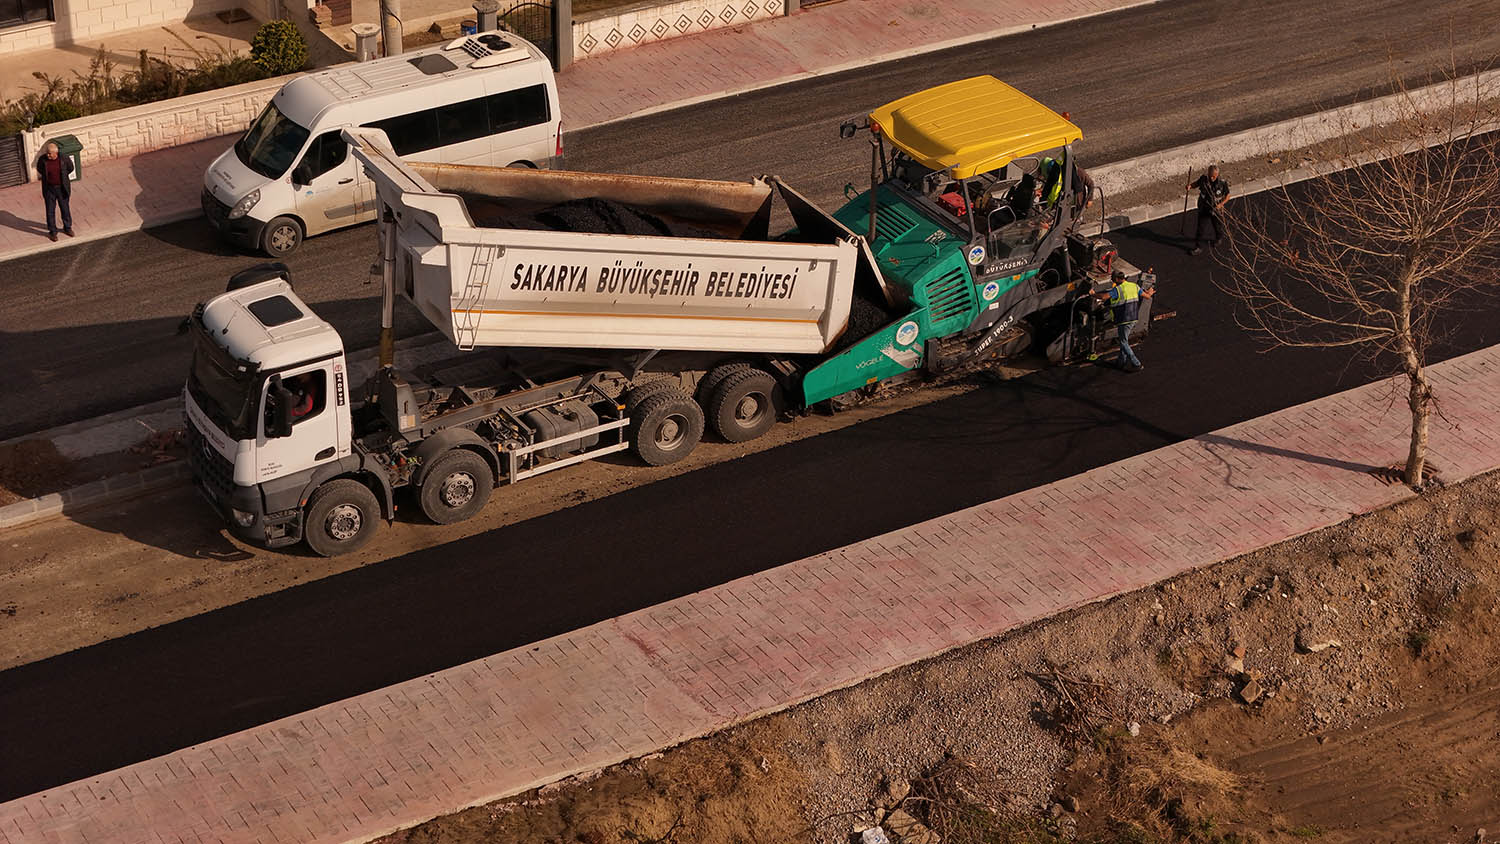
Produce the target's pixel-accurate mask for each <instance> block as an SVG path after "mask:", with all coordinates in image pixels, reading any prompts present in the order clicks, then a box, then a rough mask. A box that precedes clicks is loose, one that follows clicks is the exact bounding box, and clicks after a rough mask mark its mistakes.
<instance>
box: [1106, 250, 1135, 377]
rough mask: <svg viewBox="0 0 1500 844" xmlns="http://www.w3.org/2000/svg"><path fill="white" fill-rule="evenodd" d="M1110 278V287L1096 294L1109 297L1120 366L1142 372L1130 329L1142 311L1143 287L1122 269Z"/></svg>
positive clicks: (1128, 370)
mask: <svg viewBox="0 0 1500 844" xmlns="http://www.w3.org/2000/svg"><path fill="white" fill-rule="evenodd" d="M1109 278H1110V281H1111V282H1113V284H1112V285H1111V286H1110V289H1109V290H1108V291H1105V292H1101V293H1099V294H1096V295H1098V296H1099V298H1101V299H1104V298H1108V299H1109V307H1110V311H1111V313H1112V316H1113V317H1114V321H1115V335H1116V337H1117V339H1118V340H1119V343H1120V368H1121V369H1123V370H1125V371H1126V372H1140V371H1141V370H1142V369H1144V368H1145V367H1144V366H1142V365H1141V359H1140V358H1138V357H1136V356H1135V350H1134V349H1132V348H1130V329H1132V328H1134V327H1135V322H1136V318H1137V317H1138V316H1139V315H1140V312H1141V288H1140V285H1138V284H1136V283H1135V282H1133V281H1130V280H1129V279H1127V278H1126V277H1125V273H1124V272H1122V271H1120V270H1115V271H1114V272H1113V273H1112V274H1111V275H1110V277H1109Z"/></svg>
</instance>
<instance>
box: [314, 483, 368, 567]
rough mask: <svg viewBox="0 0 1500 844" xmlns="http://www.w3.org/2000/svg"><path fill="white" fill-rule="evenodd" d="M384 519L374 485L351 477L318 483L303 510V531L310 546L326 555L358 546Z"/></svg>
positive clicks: (355, 548) (353, 549) (360, 545)
mask: <svg viewBox="0 0 1500 844" xmlns="http://www.w3.org/2000/svg"><path fill="white" fill-rule="evenodd" d="M379 521H380V502H378V501H376V500H375V493H373V492H371V491H370V488H369V487H367V486H365V485H364V484H362V483H360V482H359V481H356V480H353V479H351V478H340V479H338V480H336V481H329V482H328V483H326V484H324V485H322V486H320V487H318V489H317V491H316V492H314V493H313V494H312V498H311V499H310V500H309V501H308V502H307V511H306V512H305V513H304V514H303V526H302V535H303V538H304V539H305V540H307V547H309V548H311V549H312V550H313V551H314V552H315V553H317V554H320V555H322V556H324V557H332V556H334V555H337V554H347V553H349V552H350V551H355V550H358V549H359V548H361V547H363V546H364V544H365V543H366V542H369V541H370V537H372V536H374V535H375V528H376V526H377V524H378V523H379Z"/></svg>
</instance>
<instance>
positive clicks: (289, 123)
mask: <svg viewBox="0 0 1500 844" xmlns="http://www.w3.org/2000/svg"><path fill="white" fill-rule="evenodd" d="M307 135H308V131H307V129H306V128H304V127H302V126H300V125H298V124H297V123H296V121H294V120H292V119H291V118H290V117H287V116H286V115H284V114H282V113H281V109H279V108H277V107H276V103H275V102H271V103H267V104H266V110H265V111H263V112H261V113H260V117H257V118H255V122H254V123H251V124H250V128H249V129H248V130H246V132H245V134H244V135H241V136H240V139H239V140H238V141H235V142H234V153H235V155H237V156H239V158H240V162H241V163H242V164H244V165H245V166H246V167H249V168H250V169H251V170H254V171H255V172H257V173H259V174H261V175H262V176H265V177H266V178H268V179H276V178H280V176H281V174H282V173H285V172H286V170H287V168H288V167H290V166H292V161H293V160H294V159H295V158H296V157H297V153H299V152H301V151H302V145H303V144H305V143H307Z"/></svg>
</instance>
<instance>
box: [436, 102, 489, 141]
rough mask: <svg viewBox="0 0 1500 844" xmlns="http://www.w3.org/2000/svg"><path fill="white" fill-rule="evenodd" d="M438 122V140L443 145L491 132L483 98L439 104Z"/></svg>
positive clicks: (468, 139) (480, 136)
mask: <svg viewBox="0 0 1500 844" xmlns="http://www.w3.org/2000/svg"><path fill="white" fill-rule="evenodd" d="M437 122H438V142H439V143H440V144H441V145H442V146H448V145H449V144H461V143H463V142H464V141H472V140H474V139H475V138H483V137H484V136H485V135H488V134H489V133H490V118H489V114H488V112H487V111H486V109H485V105H484V100H483V99H475V100H468V101H466V102H461V103H451V104H449V105H445V106H439V107H438V109H437Z"/></svg>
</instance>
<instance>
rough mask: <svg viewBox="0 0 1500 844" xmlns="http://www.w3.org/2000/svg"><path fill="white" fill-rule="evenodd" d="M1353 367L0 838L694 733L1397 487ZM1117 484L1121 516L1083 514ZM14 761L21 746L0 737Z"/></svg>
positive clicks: (1389, 452) (1491, 360)
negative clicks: (1345, 381) (1171, 441)
mask: <svg viewBox="0 0 1500 844" xmlns="http://www.w3.org/2000/svg"><path fill="white" fill-rule="evenodd" d="M1431 372H1432V378H1433V381H1434V384H1435V387H1436V389H1437V390H1439V391H1440V394H1441V395H1442V396H1443V411H1444V417H1443V418H1441V419H1439V420H1436V421H1435V422H1434V429H1433V431H1432V449H1433V455H1432V456H1433V460H1434V462H1435V463H1436V464H1437V465H1438V466H1440V467H1441V468H1442V471H1443V475H1444V476H1445V477H1446V478H1447V479H1448V480H1449V481H1458V480H1462V479H1464V478H1468V477H1471V476H1474V475H1476V474H1479V473H1482V472H1487V471H1490V470H1493V469H1495V468H1497V467H1500V451H1497V450H1496V449H1495V448H1494V446H1493V443H1494V442H1496V440H1497V438H1500V346H1497V347H1492V348H1489V349H1485V350H1482V351H1478V352H1474V353H1472V354H1469V355H1466V356H1464V357H1462V358H1458V359H1456V360H1453V361H1449V362H1446V363H1443V364H1439V365H1437V366H1435V367H1433V368H1432V370H1431ZM1390 389H1391V387H1390V384H1389V383H1377V384H1372V385H1369V386H1366V387H1361V388H1359V389H1355V390H1350V391H1348V392H1345V393H1341V394H1338V395H1335V396H1330V397H1328V398H1324V399H1319V400H1317V401H1314V402H1310V403H1308V404H1304V405H1300V406H1298V407H1293V408H1290V409H1287V410H1284V411H1280V412H1278V413H1275V414H1272V415H1270V416H1265V417H1262V418H1259V419H1255V420H1251V421H1248V422H1244V423H1242V424H1239V425H1234V426H1232V427H1229V428H1225V429H1222V430H1219V431H1216V432H1213V433H1211V434H1206V435H1204V436H1201V437H1198V438H1196V439H1193V440H1189V441H1186V442H1183V443H1179V444H1177V445H1173V446H1168V447H1166V448H1162V449H1158V450H1156V451H1152V452H1149V453H1146V454H1142V455H1138V456H1136V457H1132V458H1129V459H1127V460H1122V461H1120V462H1118V463H1114V464H1111V465H1109V466H1104V467H1101V468H1099V469H1095V470H1093V471H1090V472H1086V473H1084V474H1082V475H1077V476H1075V477H1071V478H1066V479H1064V480H1061V481H1058V482H1056V483H1053V484H1049V485H1047V486H1044V487H1040V488H1037V489H1033V490H1029V491H1027V492H1023V493H1019V494H1017V495H1012V496H1009V497H1006V498H1001V499H998V500H996V501H991V502H989V503H986V504H982V505H979V506H977V507H972V508H970V509H967V510H962V511H959V512H957V513H952V514H950V515H947V516H943V517H941V518H937V519H933V520H931V521H927V522H923V523H921V524H918V525H914V526H912V527H910V528H906V529H904V530H899V531H895V532H893V533H888V534H885V535H882V536H877V537H875V538H873V539H869V540H866V541H864V542H858V543H855V544H853V545H849V546H846V547H844V548H839V549H837V550H834V551H830V552H828V553H826V554H820V555H818V556H815V557H809V558H807V559H804V560H799V561H797V562H794V563H790V564H787V565H784V566H779V567H777V568H773V569H770V570H767V571H764V572H761V573H759V574H755V575H751V576H748V577H745V578H741V579H739V580H735V581H732V582H730V583H726V584H724V585H722V586H717V587H714V588H712V589H707V590H704V591H702V592H698V593H695V594H692V595H688V596H686V597H683V598H679V599H677V600H674V601H669V602H667V603H664V604H660V605H657V606H654V607H650V608H647V609H644V610H640V611H638V612H633V613H630V614H628V615H624V616H621V617H619V618H615V619H611V620H609V621H605V622H602V623H599V624H595V625H592V626H589V627H585V628H583V629H580V630H576V631H573V632H571V633H567V634H565V635H562V636H557V637H554V638H551V639H547V640H545V641H541V642H536V643H533V644H531V645H526V646H524V647H520V648H516V649H514V650H510V651H506V652H503V653H499V654H495V655H494V656H490V657H487V658H484V659H480V660H476V661H474V662H470V663H467V664H465V665H460V666H457V667H455V668H451V669H448V670H445V671H440V672H438V673H435V674H430V675H427V676H424V677H420V678H417V679H414V680H410V681H408V682H405V683H400V684H397V685H395V686H391V687H388V688H385V689H381V690H378V691H375V692H371V693H368V694H364V695H360V696H358V697H354V698H350V699H348V700H343V701H339V702H337V703H333V704H330V705H327V706H323V707H320V708H318V709H314V710H310V711H308V712H305V713H302V714H300V715H296V716H293V717H290V718H285V719H282V720H280V721H275V722H272V723H269V724H266V725H264V726H260V727H256V728H253V729H250V730H246V731H244V732H240V733H236V734H233V735H230V736H226V737H224V738H221V739H217V740H214V741H211V742H207V743H204V744H201V745H196V746H194V747H189V748H186V749H184V750H180V751H177V752H175V753H171V754H168V755H166V756H162V757H159V758H156V759H152V760H149V761H145V762H141V763H139V764H136V765H131V766H129V767H126V768H121V769H119V770H116V771H111V772H109V773H106V774H102V775H100V776H97V777H90V778H88V779H86V780H81V781H79V782H75V783H71V784H68V785H64V786H60V787H58V788H53V789H50V790H48V791H45V792H41V793H38V794H33V795H31V796H28V797H24V798H20V799H18V800H13V801H11V802H9V803H5V804H0V841H4V842H8V844H21V842H27V844H31V842H93V841H109V842H159V841H225V842H272V841H278V842H279V841H317V842H346V841H364V840H368V839H370V838H373V837H375V836H378V835H381V834H384V833H387V832H390V831H393V830H395V829H399V828H402V827H405V826H409V825H412V824H415V823H419V822H421V821H423V820H426V819H428V818H430V817H433V816H435V815H439V814H442V813H445V812H449V811H453V810H456V809H460V808H464V807H467V806H472V805H477V804H480V803H483V802H485V801H488V800H492V799H495V798H498V797H503V796H506V795H510V794H515V793H518V792H521V791H524V790H526V789H529V788H532V787H535V786H538V785H541V784H545V783H548V782H552V781H555V780H558V779H561V778H563V777H566V776H568V775H570V774H575V773H580V772H584V771H590V770H594V769H597V768H600V767H604V766H607V765H610V764H613V763H616V762H620V761H622V760H625V759H629V758H631V757H634V756H637V755H640V754H644V753H648V752H651V751H653V750H656V749H659V748H662V747H666V746H669V745H672V744H676V743H678V742H682V741H685V740H688V739H691V738H694V737H698V736H702V735H706V734H708V733H711V732H714V731H716V730H719V729H722V728H724V727H728V726H731V725H733V724H736V723H740V722H743V721H745V720H748V719H751V718H754V717H757V716H759V715H763V714H766V713H769V712H773V711H776V710H779V709H784V708H786V707H788V706H792V705H794V704H797V703H799V702H802V701H805V700H808V699H811V698H813V697H816V696H819V695H823V694H826V693H828V692H830V691H833V690H835V689H839V688H843V687H846V686H850V685H853V684H855V683H858V682H860V681H862V680H865V679H868V678H870V677H874V676H877V675H879V674H883V673H885V672H888V671H891V670H893V669H895V668H897V667H899V666H902V665H906V664H909V663H912V662H915V661H917V660H921V659H924V658H927V657H931V656H934V655H936V654H939V653H942V652H944V651H947V650H950V649H952V648H955V647H959V646H962V645H965V644H968V643H970V642H973V641H975V640H978V639H983V638H987V637H992V636H997V635H999V634H1002V633H1004V632H1006V631H1008V630H1011V629H1014V628H1016V627H1018V626H1020V625H1024V624H1028V623H1030V622H1033V621H1036V620H1038V619H1042V618H1045V617H1047V616H1050V615H1052V614H1055V613H1057V612H1060V611H1063V610H1067V609H1070V608H1073V607H1078V606H1082V605H1084V604H1088V603H1091V602H1095V601H1100V600H1103V599H1106V598H1109V597H1112V596H1114V595H1117V594H1120V593H1122V592H1125V591H1129V590H1134V589H1138V588H1141V587H1144V586H1147V585H1149V584H1151V583H1155V582H1157V581H1160V580H1162V579H1164V578H1168V577H1172V576H1174V575H1177V574H1181V573H1183V572H1186V571H1189V570H1191V569H1194V568H1197V567H1200V566H1203V565H1208V564H1211V563H1214V562H1217V561H1219V560H1224V559H1227V558H1230V557H1234V556H1237V555H1240V554H1244V553H1247V552H1249V551H1252V550H1255V549H1256V548H1261V547H1264V546H1266V545H1269V544H1272V543H1275V542H1279V541H1282V540H1285V539H1289V538H1292V537H1295V536H1299V535H1302V534H1304V533H1308V532H1310V531H1314V530H1317V529H1319V528H1323V527H1326V526H1328V525H1331V524H1335V523H1337V522H1339V521H1341V520H1343V519H1346V518H1348V517H1349V516H1350V515H1353V514H1357V513H1364V512H1369V511H1371V510H1375V509H1378V508H1380V507H1384V506H1387V505H1390V504H1393V503H1396V502H1398V501H1401V500H1403V499H1406V498H1408V497H1410V496H1411V492H1410V491H1409V490H1407V489H1406V488H1405V487H1402V486H1399V485H1397V486H1391V485H1386V484H1384V483H1382V482H1380V481H1378V480H1376V479H1375V478H1374V477H1372V476H1371V474H1370V473H1369V470H1370V469H1372V468H1375V467H1377V466H1384V465H1389V464H1393V463H1395V462H1397V461H1398V460H1399V459H1401V458H1402V457H1403V456H1404V454H1405V446H1404V437H1405V425H1406V418H1405V412H1404V410H1403V409H1402V407H1401V406H1400V405H1399V403H1397V404H1395V405H1393V404H1392V403H1391V401H1390ZM1120 498H1124V499H1127V500H1128V501H1129V502H1130V509H1131V512H1132V513H1134V521H1133V523H1131V524H1129V525H1126V526H1123V527H1122V526H1119V525H1109V524H1106V523H1105V522H1104V520H1102V519H1101V520H1097V521H1085V520H1080V519H1079V517H1078V513H1081V512H1103V511H1104V506H1103V505H1104V502H1105V501H1106V499H1113V500H1119V499H1120ZM10 761H11V762H12V763H19V764H24V760H10Z"/></svg>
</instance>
